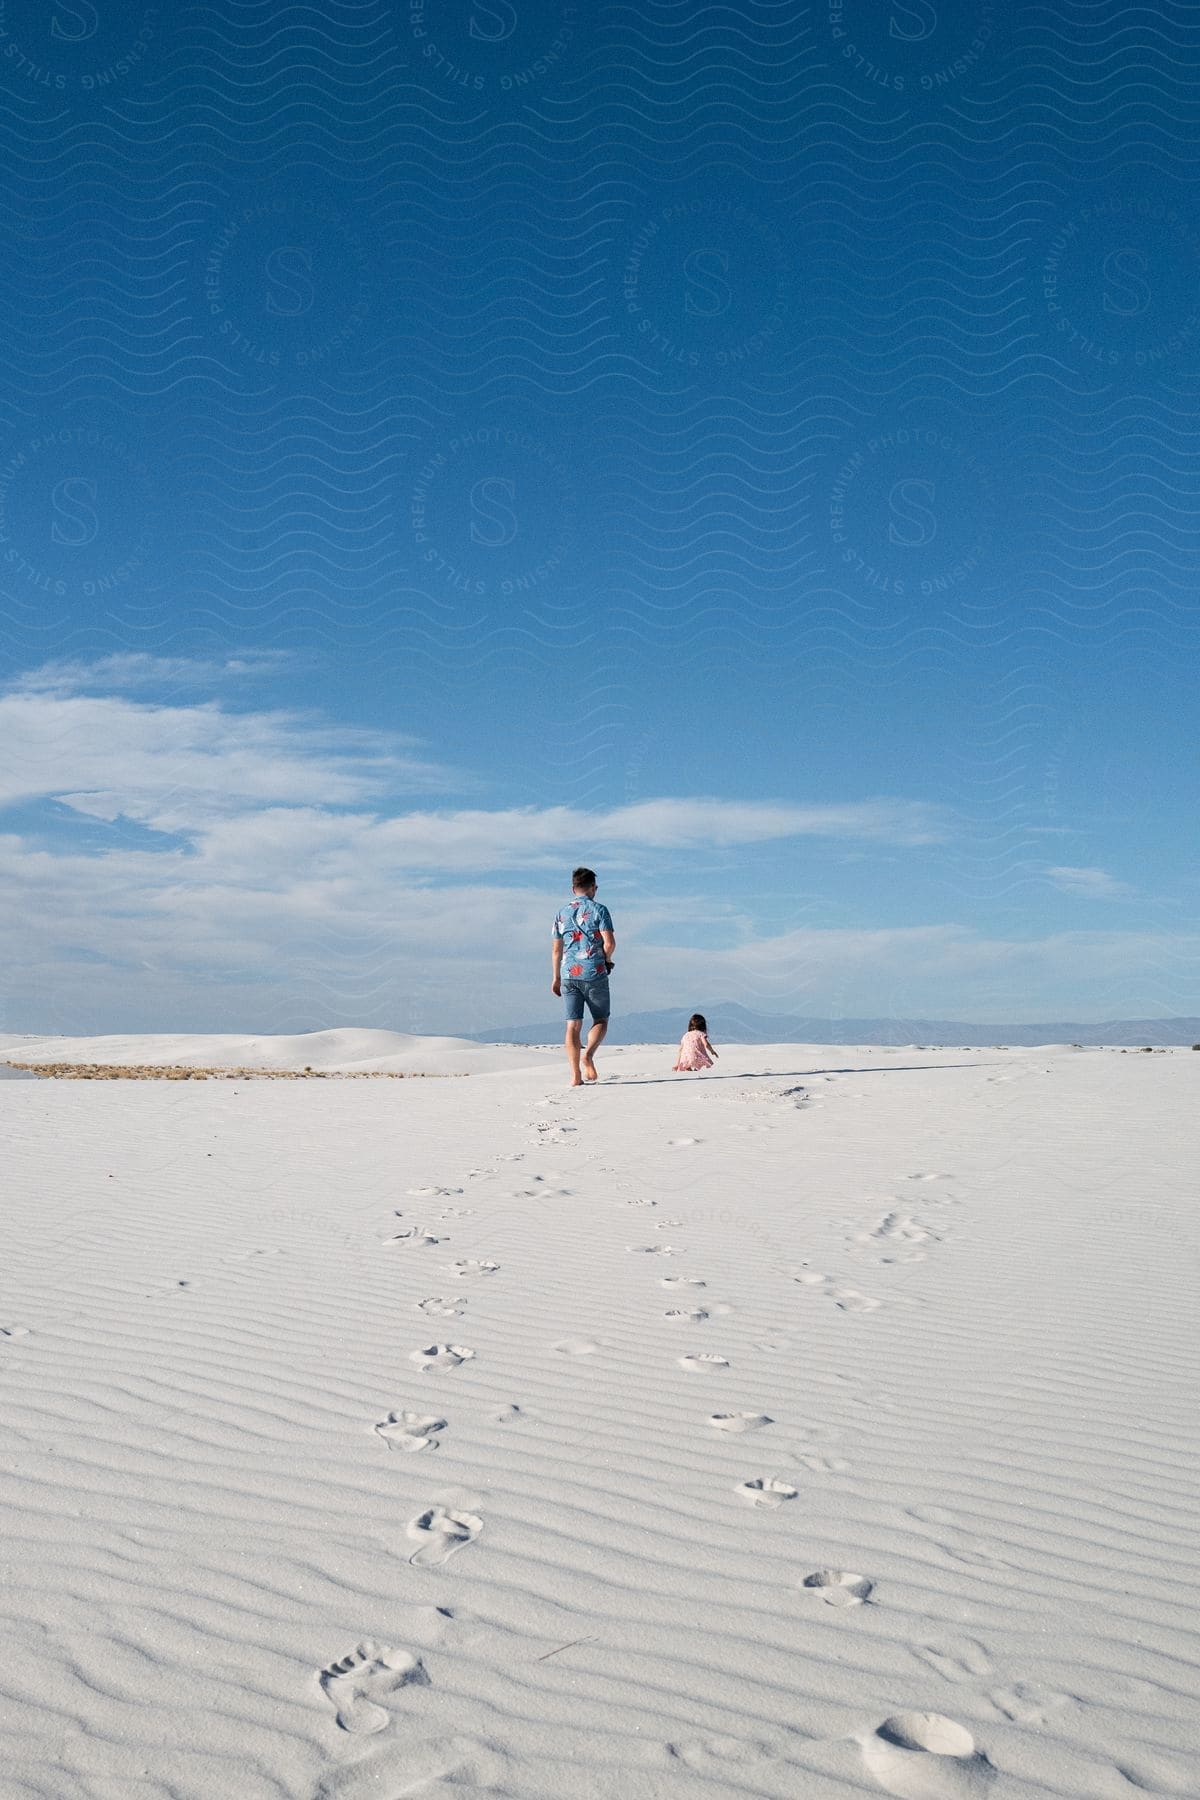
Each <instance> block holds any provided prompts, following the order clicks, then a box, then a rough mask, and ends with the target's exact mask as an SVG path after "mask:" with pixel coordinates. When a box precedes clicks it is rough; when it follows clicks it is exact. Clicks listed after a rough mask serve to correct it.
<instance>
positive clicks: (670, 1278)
mask: <svg viewBox="0 0 1200 1800" xmlns="http://www.w3.org/2000/svg"><path fill="white" fill-rule="evenodd" d="M658 1285H659V1287H665V1288H678V1287H707V1286H708V1283H707V1281H701V1279H700V1277H699V1276H698V1275H663V1276H662V1277H661V1278H660V1280H659V1283H658Z"/></svg>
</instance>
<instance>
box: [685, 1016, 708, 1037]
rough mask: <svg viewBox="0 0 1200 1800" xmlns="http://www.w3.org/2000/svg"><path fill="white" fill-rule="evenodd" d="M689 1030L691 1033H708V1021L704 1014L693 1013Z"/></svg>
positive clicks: (689, 1021)
mask: <svg viewBox="0 0 1200 1800" xmlns="http://www.w3.org/2000/svg"><path fill="white" fill-rule="evenodd" d="M688 1030H689V1031H703V1032H705V1033H707V1031H708V1020H707V1019H706V1018H705V1016H704V1014H703V1013H693V1014H692V1016H691V1018H690V1019H689V1020H688Z"/></svg>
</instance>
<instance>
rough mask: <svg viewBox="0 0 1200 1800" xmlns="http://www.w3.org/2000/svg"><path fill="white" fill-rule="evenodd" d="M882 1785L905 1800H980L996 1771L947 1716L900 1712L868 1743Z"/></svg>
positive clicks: (866, 1752)
mask: <svg viewBox="0 0 1200 1800" xmlns="http://www.w3.org/2000/svg"><path fill="white" fill-rule="evenodd" d="M863 1761H864V1762H865V1763H866V1766H867V1768H868V1769H869V1771H870V1772H871V1774H872V1775H873V1776H874V1777H875V1780H876V1781H877V1782H878V1783H879V1785H880V1787H882V1788H886V1790H887V1792H888V1793H889V1794H897V1795H899V1796H900V1800H975V1796H977V1795H981V1794H984V1793H986V1792H987V1789H988V1787H989V1785H990V1784H991V1782H992V1781H993V1780H994V1779H995V1776H996V1770H995V1768H994V1767H993V1766H992V1764H991V1763H990V1762H989V1761H988V1759H987V1757H986V1756H985V1755H984V1754H983V1753H982V1751H979V1750H977V1749H976V1748H975V1740H974V1738H973V1737H972V1736H971V1733H970V1732H969V1731H968V1730H967V1728H966V1726H965V1725H960V1724H959V1723H958V1722H957V1720H955V1719H947V1718H946V1717H945V1716H944V1715H943V1714H942V1713H930V1712H905V1713H895V1714H893V1716H892V1717H891V1718H890V1719H885V1720H884V1722H883V1724H882V1725H880V1726H878V1727H877V1728H876V1730H875V1731H874V1732H872V1734H871V1736H870V1737H869V1738H868V1739H867V1740H866V1742H865V1743H864V1744H863Z"/></svg>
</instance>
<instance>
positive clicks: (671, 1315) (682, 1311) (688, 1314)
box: [663, 1306, 708, 1323]
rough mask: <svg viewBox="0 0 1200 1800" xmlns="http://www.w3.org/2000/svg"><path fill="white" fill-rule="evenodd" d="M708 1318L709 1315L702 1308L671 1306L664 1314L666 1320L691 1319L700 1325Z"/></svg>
mask: <svg viewBox="0 0 1200 1800" xmlns="http://www.w3.org/2000/svg"><path fill="white" fill-rule="evenodd" d="M707 1317H708V1314H707V1313H706V1312H705V1310H704V1308H703V1307H702V1306H670V1307H668V1308H667V1310H666V1312H665V1313H664V1314H663V1318H664V1319H690V1320H692V1321H693V1323H698V1322H699V1321H700V1320H701V1319H707Z"/></svg>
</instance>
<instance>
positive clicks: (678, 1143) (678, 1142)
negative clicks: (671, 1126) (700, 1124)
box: [667, 1137, 703, 1150]
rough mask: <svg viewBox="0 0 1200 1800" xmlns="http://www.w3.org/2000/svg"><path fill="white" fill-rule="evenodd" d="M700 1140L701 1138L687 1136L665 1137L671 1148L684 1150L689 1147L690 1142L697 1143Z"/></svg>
mask: <svg viewBox="0 0 1200 1800" xmlns="http://www.w3.org/2000/svg"><path fill="white" fill-rule="evenodd" d="M702 1141H703V1140H702V1139H701V1138H689V1137H682V1138H668V1139H667V1143H668V1144H669V1145H670V1147H671V1149H672V1150H686V1149H688V1148H690V1146H691V1145H692V1144H699V1143H701V1142H702Z"/></svg>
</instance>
